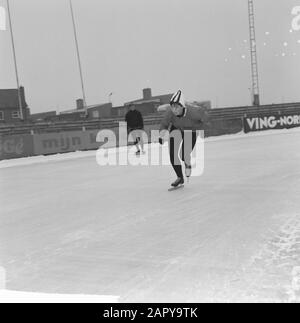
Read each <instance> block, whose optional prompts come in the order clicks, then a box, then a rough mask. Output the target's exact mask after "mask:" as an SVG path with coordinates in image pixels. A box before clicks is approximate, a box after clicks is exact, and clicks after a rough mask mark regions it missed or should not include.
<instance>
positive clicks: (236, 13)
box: [0, 0, 300, 113]
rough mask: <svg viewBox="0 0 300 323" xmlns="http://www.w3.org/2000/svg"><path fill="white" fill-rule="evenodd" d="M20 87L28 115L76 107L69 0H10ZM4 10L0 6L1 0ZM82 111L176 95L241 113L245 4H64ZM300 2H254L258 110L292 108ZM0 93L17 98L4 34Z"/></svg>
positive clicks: (207, 0)
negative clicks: (11, 91)
mask: <svg viewBox="0 0 300 323" xmlns="http://www.w3.org/2000/svg"><path fill="white" fill-rule="evenodd" d="M10 3H11V12H12V20H13V26H14V37H15V44H16V52H17V60H18V67H19V75H20V80H21V84H22V85H24V87H25V91H26V99H27V103H28V105H29V106H30V108H31V110H32V113H34V112H41V111H47V110H58V111H62V110H66V109H70V108H73V107H74V106H75V100H76V99H77V98H79V97H81V86H80V79H79V73H78V65H77V60H76V52H75V43H74V37H73V31H72V21H71V15H70V8H69V1H68V0H10ZM0 6H3V7H6V0H0ZM73 6H74V11H75V17H76V23H77V28H78V39H79V46H80V53H81V59H82V67H83V75H84V81H85V87H86V95H87V103H88V104H96V103H104V102H107V101H108V95H109V93H111V92H113V96H112V102H113V104H114V105H115V106H116V105H122V104H123V103H124V102H127V101H130V100H135V99H138V98H140V97H141V96H142V89H143V88H145V87H151V88H152V93H153V95H159V94H165V93H171V92H175V91H176V90H177V89H182V90H183V92H184V94H185V97H186V99H190V100H197V99H199V100H207V99H208V100H211V101H212V103H213V106H214V107H215V106H216V105H217V106H218V107H223V106H237V105H248V104H249V103H250V91H249V88H250V86H251V76H250V75H251V73H250V71H251V70H250V55H249V48H248V45H249V28H248V1H247V0H73ZM294 6H300V0H276V1H274V0H256V1H255V13H256V17H255V18H256V36H257V46H258V48H257V50H258V69H259V76H260V90H261V102H262V103H273V102H274V103H275V102H282V101H285V102H291V101H300V87H299V85H300V82H299V75H300V31H293V32H291V28H292V27H291V21H292V19H293V16H292V14H291V10H292V8H293V7H294ZM0 55H1V56H0V71H1V74H0V88H16V81H15V74H14V65H13V59H12V47H11V41H10V34H9V32H8V31H0Z"/></svg>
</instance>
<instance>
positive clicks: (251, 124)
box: [247, 118, 257, 129]
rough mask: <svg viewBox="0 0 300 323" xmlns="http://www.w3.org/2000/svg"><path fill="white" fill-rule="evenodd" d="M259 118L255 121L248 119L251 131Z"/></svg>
mask: <svg viewBox="0 0 300 323" xmlns="http://www.w3.org/2000/svg"><path fill="white" fill-rule="evenodd" d="M256 119H257V118H255V119H247V122H248V125H249V127H250V129H253V126H254V123H255V121H256Z"/></svg>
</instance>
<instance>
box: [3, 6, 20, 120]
mask: <svg viewBox="0 0 300 323" xmlns="http://www.w3.org/2000/svg"><path fill="white" fill-rule="evenodd" d="M6 2H7V12H8V17H9V27H10V35H11V43H12V50H13V58H14V65H15V73H16V81H17V87H18V103H19V111H20V119H21V120H23V119H24V118H23V110H22V98H21V89H20V82H19V74H18V65H17V56H16V49H15V42H14V33H13V28H12V21H11V14H10V5H9V0H6Z"/></svg>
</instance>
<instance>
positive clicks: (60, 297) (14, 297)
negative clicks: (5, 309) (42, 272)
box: [0, 290, 119, 303]
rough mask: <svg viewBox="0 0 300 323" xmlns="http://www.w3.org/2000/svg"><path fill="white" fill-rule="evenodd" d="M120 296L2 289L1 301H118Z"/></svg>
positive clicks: (0, 293) (0, 291) (0, 292)
mask: <svg viewBox="0 0 300 323" xmlns="http://www.w3.org/2000/svg"><path fill="white" fill-rule="evenodd" d="M118 302H119V296H112V295H76V294H72V295H69V294H45V293H31V292H17V291H10V290H0V303H118Z"/></svg>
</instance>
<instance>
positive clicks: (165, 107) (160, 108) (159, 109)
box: [157, 103, 170, 112]
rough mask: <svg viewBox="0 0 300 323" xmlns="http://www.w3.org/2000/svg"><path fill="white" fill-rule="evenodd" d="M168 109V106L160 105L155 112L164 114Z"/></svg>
mask: <svg viewBox="0 0 300 323" xmlns="http://www.w3.org/2000/svg"><path fill="white" fill-rule="evenodd" d="M168 108H170V104H168V103H167V104H162V105H160V106H158V107H157V111H158V112H165V111H167V110H168Z"/></svg>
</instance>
